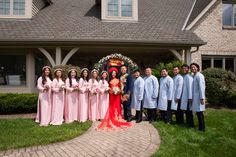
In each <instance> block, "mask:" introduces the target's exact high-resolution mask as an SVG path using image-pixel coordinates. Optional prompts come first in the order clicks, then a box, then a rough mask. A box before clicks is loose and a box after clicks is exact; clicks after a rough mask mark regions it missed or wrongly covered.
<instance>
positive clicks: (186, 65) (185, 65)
mask: <svg viewBox="0 0 236 157" xmlns="http://www.w3.org/2000/svg"><path fill="white" fill-rule="evenodd" d="M184 67H186V68H188V69H189V66H188V64H183V65H182V66H181V68H184Z"/></svg>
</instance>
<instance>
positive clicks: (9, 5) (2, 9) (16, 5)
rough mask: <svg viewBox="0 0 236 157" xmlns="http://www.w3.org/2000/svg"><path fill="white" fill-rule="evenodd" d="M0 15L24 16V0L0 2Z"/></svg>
mask: <svg viewBox="0 0 236 157" xmlns="http://www.w3.org/2000/svg"><path fill="white" fill-rule="evenodd" d="M0 15H10V16H22V15H25V0H0Z"/></svg>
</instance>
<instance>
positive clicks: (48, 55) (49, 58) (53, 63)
mask: <svg viewBox="0 0 236 157" xmlns="http://www.w3.org/2000/svg"><path fill="white" fill-rule="evenodd" d="M38 49H39V51H41V52H42V53H43V54H44V55H45V56H46V57H47V59H48V60H49V62H50V63H51V65H52V66H53V67H54V66H55V65H56V63H55V62H54V60H53V58H52V56H51V55H50V53H49V52H48V51H46V50H45V49H44V48H38Z"/></svg>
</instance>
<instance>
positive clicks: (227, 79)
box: [202, 68, 236, 107]
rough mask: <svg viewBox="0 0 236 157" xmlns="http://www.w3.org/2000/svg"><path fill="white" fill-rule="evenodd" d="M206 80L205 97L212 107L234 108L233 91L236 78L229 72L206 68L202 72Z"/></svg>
mask: <svg viewBox="0 0 236 157" xmlns="http://www.w3.org/2000/svg"><path fill="white" fill-rule="evenodd" d="M202 73H203V74H204V76H205V79H206V97H207V99H208V103H209V104H210V105H214V106H224V107H236V105H235V103H234V102H235V100H234V99H235V94H234V92H236V91H235V89H233V85H234V84H235V83H236V76H235V74H234V73H232V72H230V71H226V70H223V69H218V68H208V69H206V70H204V71H203V72H202Z"/></svg>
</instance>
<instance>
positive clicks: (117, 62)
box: [94, 53, 138, 71]
mask: <svg viewBox="0 0 236 157" xmlns="http://www.w3.org/2000/svg"><path fill="white" fill-rule="evenodd" d="M122 65H126V66H127V67H128V69H129V70H132V69H135V68H137V67H138V65H137V64H136V63H135V62H133V61H132V59H130V58H129V57H126V56H124V55H122V54H120V53H114V54H110V55H108V56H106V57H103V58H102V59H100V60H99V61H98V62H97V63H96V64H95V65H94V68H95V69H97V70H99V71H102V70H108V68H109V67H113V66H115V67H120V66H122Z"/></svg>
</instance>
